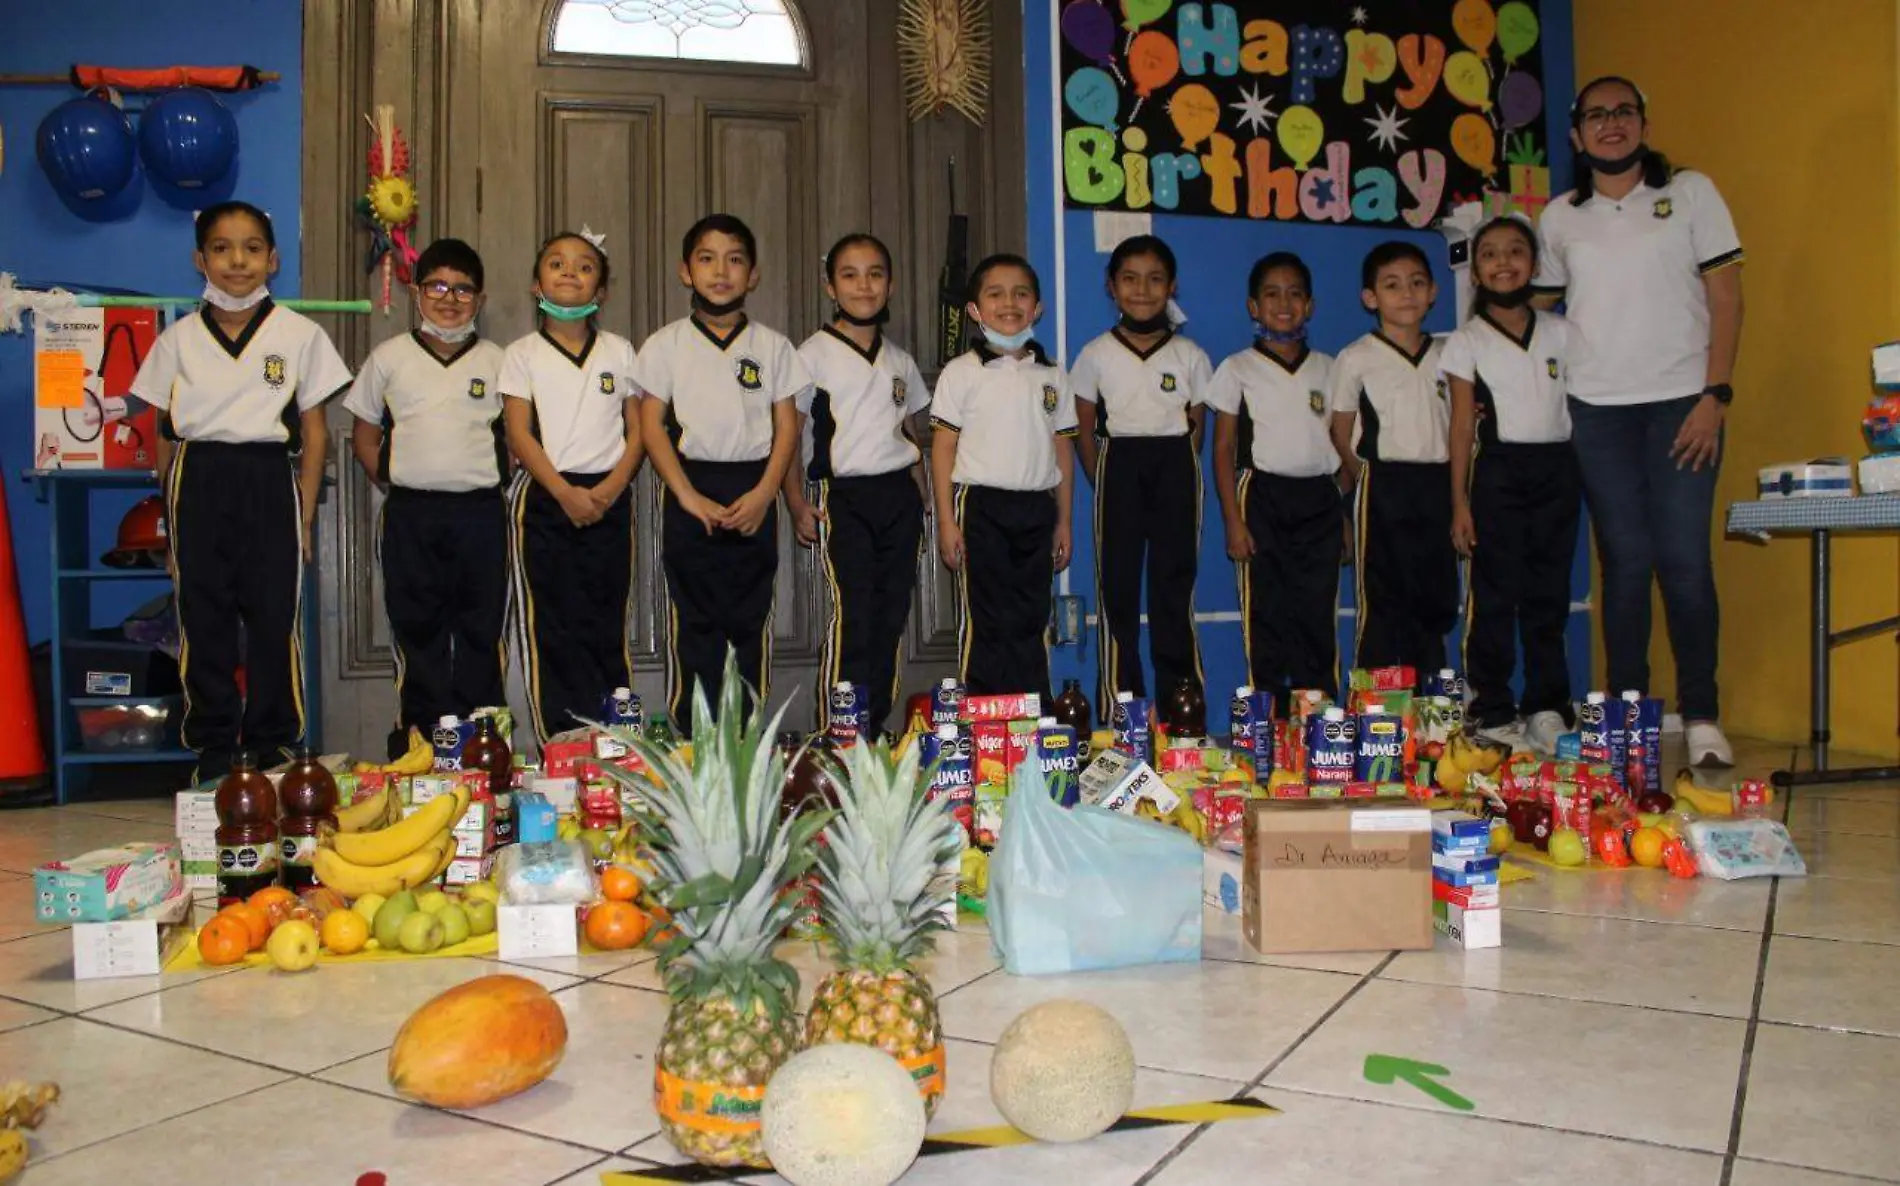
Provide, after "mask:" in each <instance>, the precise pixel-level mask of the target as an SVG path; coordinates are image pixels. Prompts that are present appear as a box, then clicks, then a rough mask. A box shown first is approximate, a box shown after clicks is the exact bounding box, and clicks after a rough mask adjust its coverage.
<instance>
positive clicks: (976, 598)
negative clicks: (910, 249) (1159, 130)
mask: <svg viewBox="0 0 1900 1186" xmlns="http://www.w3.org/2000/svg"><path fill="white" fill-rule="evenodd" d="M968 313H969V316H970V320H971V322H972V323H973V324H974V325H975V326H976V327H977V329H978V331H979V332H980V333H981V334H982V338H981V340H979V341H978V342H977V343H976V344H975V345H974V346H973V347H972V348H971V349H970V350H969V351H967V352H966V353H963V354H960V355H958V356H957V357H956V358H954V359H952V360H951V361H950V365H949V366H946V367H945V368H944V369H943V373H942V374H941V375H939V376H938V377H937V390H936V392H935V394H934V402H933V405H932V414H931V423H932V424H933V425H934V426H935V427H936V434H935V437H934V438H933V440H932V442H931V452H930V472H931V488H932V490H933V492H934V494H935V497H936V502H937V548H938V551H939V552H940V553H941V554H942V556H943V562H944V564H945V565H947V566H948V567H949V568H950V569H951V570H952V571H954V572H956V573H957V574H958V575H959V577H960V578H961V579H960V581H959V590H960V592H961V594H962V598H963V603H964V612H963V614H962V615H961V619H960V627H959V634H960V636H961V637H960V638H959V639H958V642H959V644H960V645H959V648H958V650H959V657H960V658H959V665H960V669H961V675H962V678H963V681H964V684H965V685H966V686H967V687H968V689H969V690H970V691H971V692H973V693H976V694H979V695H983V694H995V693H1007V692H1036V693H1039V694H1041V695H1042V696H1043V697H1044V698H1045V699H1046V698H1047V697H1048V696H1049V645H1048V631H1049V606H1050V592H1049V584H1050V581H1051V580H1053V579H1054V575H1055V574H1056V573H1057V572H1060V571H1061V570H1063V569H1064V568H1067V567H1068V565H1069V554H1070V553H1069V545H1070V535H1069V532H1070V499H1071V496H1072V494H1073V485H1074V481H1075V475H1074V467H1075V451H1074V443H1073V442H1074V438H1075V434H1076V419H1075V401H1074V398H1073V397H1072V396H1071V395H1070V393H1069V390H1068V383H1067V381H1066V379H1065V378H1064V376H1063V374H1062V368H1061V367H1059V366H1056V365H1055V364H1054V363H1052V362H1050V361H1049V356H1048V355H1046V354H1044V353H1043V350H1042V347H1041V346H1039V345H1037V344H1036V343H1035V342H1034V341H1033V340H1032V335H1033V333H1034V331H1035V324H1036V320H1037V319H1038V318H1039V317H1041V316H1042V291H1041V286H1040V284H1039V283H1038V281H1037V279H1036V271H1035V269H1034V268H1032V267H1030V265H1029V261H1028V260H1026V259H1024V258H1022V257H1021V256H1019V255H992V256H990V257H989V258H987V259H985V260H984V261H983V262H982V263H980V264H978V265H977V266H976V270H975V271H974V272H972V273H971V274H970V300H969V305H968Z"/></svg>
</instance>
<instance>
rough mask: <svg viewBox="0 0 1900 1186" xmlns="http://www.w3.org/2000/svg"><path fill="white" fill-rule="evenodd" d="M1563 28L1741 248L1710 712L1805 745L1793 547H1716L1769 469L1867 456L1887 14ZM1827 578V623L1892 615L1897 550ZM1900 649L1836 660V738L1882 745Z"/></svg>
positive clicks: (1682, 6)
mask: <svg viewBox="0 0 1900 1186" xmlns="http://www.w3.org/2000/svg"><path fill="white" fill-rule="evenodd" d="M1575 20H1576V45H1577V78H1578V80H1579V82H1581V81H1584V80H1587V79H1590V78H1594V77H1596V76H1598V75H1602V74H1620V75H1624V76H1626V77H1629V78H1632V79H1634V80H1635V81H1636V82H1637V83H1638V84H1639V85H1641V86H1642V88H1643V91H1644V93H1645V95H1646V96H1647V97H1648V99H1649V108H1650V123H1651V126H1650V142H1651V143H1652V144H1653V145H1655V146H1656V147H1657V148H1659V149H1661V150H1662V151H1663V152H1665V153H1667V154H1668V155H1669V156H1670V157H1671V158H1672V159H1674V160H1676V161H1677V162H1679V163H1682V164H1686V165H1689V166H1691V167H1693V168H1696V169H1699V170H1701V171H1703V172H1705V173H1707V174H1708V175H1709V176H1710V177H1712V178H1713V179H1714V180H1715V183H1716V184H1717V186H1718V187H1720V189H1721V191H1722V194H1723V196H1724V197H1725V198H1726V199H1727V200H1728V203H1729V206H1730V208H1731V209H1732V210H1733V211H1734V214H1735V222H1736V225H1737V227H1738V229H1739V230H1740V233H1741V238H1742V244H1743V246H1744V248H1745V249H1746V251H1747V253H1748V262H1747V264H1746V267H1745V271H1744V273H1743V275H1744V289H1745V293H1746V302H1747V315H1746V323H1745V326H1744V329H1743V333H1742V356H1741V363H1740V365H1739V367H1738V369H1737V372H1736V377H1735V386H1736V392H1737V396H1736V401H1735V405H1734V407H1733V409H1732V410H1731V412H1730V416H1729V430H1728V431H1729V436H1728V452H1727V456H1726V459H1725V461H1724V464H1723V472H1722V478H1721V487H1720V492H1719V494H1718V510H1717V516H1716V518H1717V522H1716V532H1717V535H1718V539H1717V543H1716V545H1715V546H1716V553H1715V554H1716V579H1717V582H1718V584H1719V587H1720V590H1721V597H1722V665H1721V683H1722V700H1723V713H1722V715H1723V720H1724V723H1725V725H1726V726H1727V728H1728V730H1729V732H1730V733H1731V734H1735V735H1747V736H1754V737H1765V738H1771V739H1775V740H1786V741H1799V740H1804V739H1805V738H1806V737H1807V733H1808V699H1807V696H1808V692H1807V688H1808V679H1807V670H1808V658H1807V655H1808V651H1807V630H1808V585H1809V582H1808V548H1807V544H1806V543H1805V541H1801V540H1794V539H1788V540H1777V541H1776V542H1774V543H1773V544H1771V545H1769V546H1767V547H1761V546H1757V545H1754V544H1748V543H1743V542H1740V541H1731V540H1726V539H1721V538H1720V532H1721V521H1722V517H1723V508H1725V507H1726V506H1727V504H1728V503H1729V502H1731V501H1734V500H1737V499H1743V498H1748V497H1751V494H1752V490H1753V484H1754V481H1755V471H1756V470H1757V469H1759V468H1760V467H1761V466H1763V465H1767V464H1771V463H1774V462H1777V461H1786V460H1791V459H1795V458H1803V457H1817V456H1823V455H1827V454H1845V455H1847V456H1850V457H1859V456H1860V455H1861V454H1862V453H1864V452H1865V449H1864V446H1863V443H1862V441H1861V439H1860V433H1859V421H1860V412H1859V409H1860V408H1861V407H1862V406H1863V405H1864V404H1865V403H1866V400H1867V396H1868V393H1869V388H1868V371H1867V366H1868V351H1869V349H1870V348H1871V347H1872V346H1874V345H1875V344H1877V343H1879V342H1883V341H1889V340H1892V339H1894V338H1900V70H1897V69H1896V67H1897V66H1900V8H1897V6H1896V5H1895V4H1894V3H1893V0H1827V2H1826V3H1825V4H1811V5H1797V4H1790V3H1787V2H1786V0H1721V2H1720V3H1706V2H1704V0H1576V7H1575ZM1554 98H1555V97H1553V99H1554ZM1837 539H1838V537H1837ZM1834 576H1835V597H1834V623H1835V626H1836V628H1837V629H1838V628H1841V627H1843V626H1849V625H1858V624H1860V623H1862V622H1865V621H1870V620H1873V619H1876V618H1883V617H1886V616H1888V615H1891V614H1893V613H1895V612H1896V603H1900V543H1896V541H1895V540H1894V539H1893V538H1892V537H1886V538H1877V539H1859V540H1845V541H1841V542H1837V544H1836V546H1835V549H1834ZM1655 621H1656V635H1655V641H1654V644H1653V647H1652V651H1653V664H1654V670H1655V675H1656V678H1655V682H1654V685H1653V689H1652V690H1653V691H1654V693H1655V694H1656V695H1662V696H1668V697H1669V700H1670V711H1672V712H1673V711H1674V710H1675V698H1674V683H1675V679H1674V675H1675V672H1674V665H1673V664H1672V663H1671V661H1670V658H1669V648H1668V645H1667V642H1666V639H1665V636H1664V631H1663V617H1662V611H1661V605H1660V602H1659V603H1658V606H1657V611H1656V615H1655ZM1896 658H1900V656H1897V655H1896V647H1895V644H1894V641H1893V638H1892V637H1891V636H1888V637H1886V638H1878V639H1871V640H1868V641H1865V642H1860V643H1856V644H1854V645H1853V646H1851V647H1847V648H1843V649H1841V650H1837V651H1836V652H1835V668H1834V681H1833V687H1834V715H1833V724H1834V742H1835V745H1836V746H1839V747H1843V748H1850V749H1855V750H1860V751H1865V752H1869V753H1874V754H1880V755H1885V756H1888V757H1891V756H1892V755H1893V754H1894V752H1895V750H1896V742H1895V734H1896V720H1897V719H1900V702H1897V698H1896V697H1897V693H1900V669H1897V668H1896ZM1597 661H1598V666H1597V673H1598V675H1599V676H1600V675H1601V673H1602V670H1603V668H1602V656H1601V651H1600V650H1599V653H1598V660H1597Z"/></svg>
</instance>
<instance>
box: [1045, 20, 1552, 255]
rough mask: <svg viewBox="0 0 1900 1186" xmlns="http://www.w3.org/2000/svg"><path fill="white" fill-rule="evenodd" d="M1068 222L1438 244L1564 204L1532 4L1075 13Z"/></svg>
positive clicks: (1067, 45)
mask: <svg viewBox="0 0 1900 1186" xmlns="http://www.w3.org/2000/svg"><path fill="white" fill-rule="evenodd" d="M1060 28H1061V36H1062V49H1061V52H1062V77H1061V79H1060V83H1061V87H1062V95H1061V99H1062V129H1063V135H1062V175H1063V188H1064V191H1065V193H1066V195H1067V201H1068V204H1069V205H1070V206H1072V207H1077V208H1082V209H1092V210H1137V211H1148V212H1163V213H1176V214H1202V215H1211V216H1215V217H1226V218H1253V219H1267V218H1274V219H1284V220H1291V221H1300V222H1312V223H1358V224H1361V225H1370V226H1405V227H1412V228H1423V227H1427V226H1430V225H1431V224H1432V222H1433V221H1434V220H1435V219H1437V218H1438V216H1439V215H1440V214H1441V213H1442V212H1443V211H1445V210H1448V209H1450V208H1452V207H1454V206H1457V205H1459V204H1461V203H1463V202H1467V201H1476V200H1479V199H1480V198H1481V196H1482V195H1484V194H1485V193H1487V192H1489V193H1493V194H1504V195H1509V197H1510V202H1511V204H1512V205H1514V206H1515V207H1517V208H1519V209H1521V210H1523V211H1524V212H1525V213H1527V214H1530V215H1531V216H1532V217H1535V216H1536V215H1537V214H1538V213H1540V212H1541V208H1542V204H1543V203H1544V202H1545V201H1547V200H1548V199H1549V196H1550V174H1549V170H1548V168H1547V164H1548V162H1547V159H1546V155H1545V150H1546V138H1545V131H1544V86H1543V56H1542V51H1541V48H1540V47H1541V43H1542V28H1541V26H1540V24H1539V21H1538V8H1537V4H1536V3H1535V2H1534V0H1506V2H1504V3H1496V2H1495V0H1455V2H1454V0H1358V2H1357V3H1354V2H1352V0H1225V2H1215V3H1205V2H1195V0H1188V2H1179V0H1064V2H1063V4H1062V8H1061V17H1060Z"/></svg>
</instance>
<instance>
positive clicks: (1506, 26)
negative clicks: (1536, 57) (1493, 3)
mask: <svg viewBox="0 0 1900 1186" xmlns="http://www.w3.org/2000/svg"><path fill="white" fill-rule="evenodd" d="M1538 32H1539V30H1538V27H1537V11H1536V10H1535V9H1533V8H1532V7H1531V6H1530V5H1528V4H1525V3H1523V2H1522V0H1511V2H1510V3H1509V4H1506V5H1505V6H1504V7H1502V8H1500V9H1498V47H1499V48H1500V49H1502V50H1503V51H1504V60H1505V61H1507V62H1515V61H1517V60H1518V59H1519V58H1521V57H1523V56H1524V55H1525V54H1527V53H1529V52H1530V50H1531V46H1533V45H1536V44H1537V36H1538Z"/></svg>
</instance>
